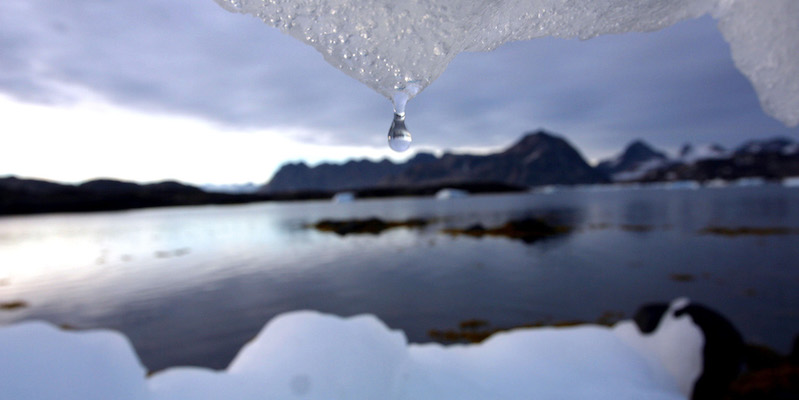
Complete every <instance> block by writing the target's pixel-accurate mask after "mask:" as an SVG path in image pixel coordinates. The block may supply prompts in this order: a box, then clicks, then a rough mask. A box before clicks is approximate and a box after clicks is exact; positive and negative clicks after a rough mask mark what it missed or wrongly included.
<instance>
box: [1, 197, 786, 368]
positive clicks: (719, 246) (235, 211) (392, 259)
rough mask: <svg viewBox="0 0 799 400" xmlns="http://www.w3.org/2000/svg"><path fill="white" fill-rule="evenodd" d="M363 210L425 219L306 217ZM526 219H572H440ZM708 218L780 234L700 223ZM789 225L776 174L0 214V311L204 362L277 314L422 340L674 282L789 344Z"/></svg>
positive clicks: (612, 304)
mask: <svg viewBox="0 0 799 400" xmlns="http://www.w3.org/2000/svg"><path fill="white" fill-rule="evenodd" d="M371 216H377V217H380V218H383V219H386V220H408V219H411V218H425V219H431V220H433V221H434V223H432V224H430V225H427V226H425V227H423V228H420V229H413V230H410V229H405V228H395V229H392V230H388V231H386V232H384V233H383V234H381V235H379V236H376V235H347V236H345V237H341V236H338V235H335V234H329V233H324V232H318V231H316V230H314V229H308V228H306V226H307V225H308V224H312V223H314V222H317V221H319V220H321V219H325V218H332V219H347V218H366V217H371ZM526 217H544V218H546V219H547V220H549V221H550V222H553V223H555V224H564V225H569V226H571V227H573V228H574V230H572V231H571V233H569V234H568V235H562V236H558V237H557V238H554V239H551V240H544V241H540V242H535V243H534V244H531V245H527V244H525V243H523V242H521V241H514V240H509V239H504V238H500V237H483V238H473V237H468V236H457V237H455V236H450V235H446V234H442V233H441V231H442V230H443V229H445V228H452V227H455V228H465V227H468V226H470V225H473V224H476V223H480V224H483V225H484V226H496V225H501V224H503V223H505V222H507V221H508V220H510V219H520V218H526ZM707 227H754V228H757V227H759V228H773V227H783V228H787V229H788V233H785V234H760V235H755V234H741V235H734V236H733V235H719V234H708V233H707V232H705V233H702V230H703V229H704V228H707ZM797 228H799V189H787V188H781V187H763V188H727V189H702V190H681V191H667V190H657V189H648V190H624V191H589V190H574V191H562V192H555V193H551V194H522V195H518V194H517V195H497V196H473V197H469V198H463V199H453V200H451V201H436V200H435V199H427V198H406V199H383V200H367V201H356V202H353V203H339V204H333V203H328V202H300V203H281V204H272V203H264V204H250V205H236V206H211V207H184V208H165V209H149V210H136V211H127V212H113V213H95V214H82V215H81V214H70V215H40V216H25V217H5V218H2V219H0V303H11V302H15V301H21V302H24V304H25V305H26V306H25V307H16V308H14V309H8V310H0V324H5V323H11V322H14V321H18V320H21V319H34V318H35V319H46V320H50V321H52V322H55V323H59V324H67V325H70V326H73V327H77V328H91V327H105V328H113V329H118V330H121V331H123V332H125V333H126V334H127V335H128V336H129V337H130V338H131V340H132V341H133V343H134V346H135V347H136V348H137V351H138V352H139V354H140V355H141V357H142V359H143V361H144V363H145V364H146V365H147V366H148V367H150V368H151V369H159V368H163V367H166V366H169V365H204V366H210V367H217V368H219V367H224V366H226V364H227V363H228V362H229V361H230V359H231V358H232V357H233V355H234V354H235V352H236V351H237V350H238V349H239V348H240V347H241V346H242V344H243V343H245V342H246V341H247V340H249V339H250V338H252V337H253V336H254V335H255V334H256V333H257V332H258V330H259V329H260V328H261V327H262V326H263V324H264V323H265V322H267V321H268V320H269V319H271V318H272V317H273V316H274V315H276V314H278V313H281V312H285V311H289V310H296V309H304V308H308V309H316V310H321V311H325V312H332V313H336V314H340V315H352V314H357V313H374V314H377V315H378V316H379V317H380V318H381V319H383V320H384V321H385V322H386V323H388V324H389V325H390V326H391V327H393V328H398V329H402V330H404V331H405V332H406V334H407V336H408V337H409V339H410V340H412V341H417V342H423V341H430V340H431V339H430V337H429V336H428V333H429V331H430V330H431V329H436V328H446V327H451V326H457V324H458V323H459V322H460V321H463V320H467V319H474V318H477V319H482V320H486V321H490V322H491V323H492V324H493V325H494V326H515V325H522V324H527V323H533V322H536V321H545V320H549V321H557V320H574V319H581V320H589V321H593V320H595V319H596V318H597V317H599V316H601V315H603V314H607V312H617V313H618V312H620V313H624V314H625V315H626V316H628V317H629V316H630V315H631V314H632V312H633V311H634V310H635V309H636V308H637V307H638V306H639V305H641V304H642V303H645V302H649V301H667V300H670V299H672V298H674V297H677V296H683V295H686V296H689V297H691V298H693V299H695V300H697V301H701V302H704V303H706V304H708V305H710V306H712V307H714V308H717V309H719V310H720V311H722V312H723V313H725V314H726V315H728V316H730V318H731V319H732V320H733V322H734V323H735V324H736V325H737V326H739V327H740V329H741V330H742V331H743V332H744V334H745V336H746V337H747V338H748V339H749V340H753V341H758V342H761V343H766V344H769V345H771V346H773V347H776V348H778V349H780V350H786V349H787V348H788V346H789V344H790V341H791V339H792V336H793V335H794V334H795V333H797V332H799V312H797V311H796V310H799V294H797V293H799V290H796V288H797V287H798V286H799V269H797V266H796V261H795V260H797V259H799V246H797V244H799V235H796V234H795V232H796V231H792V229H797ZM760 232H774V231H769V230H762V229H761V230H760ZM783 233H784V232H783ZM675 277H678V278H679V279H676V278H675ZM688 277H690V278H688Z"/></svg>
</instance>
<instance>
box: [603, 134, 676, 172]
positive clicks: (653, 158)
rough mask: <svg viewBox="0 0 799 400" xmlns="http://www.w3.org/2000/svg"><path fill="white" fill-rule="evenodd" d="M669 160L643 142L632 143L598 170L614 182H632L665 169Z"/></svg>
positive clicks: (663, 154)
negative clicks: (649, 173)
mask: <svg viewBox="0 0 799 400" xmlns="http://www.w3.org/2000/svg"><path fill="white" fill-rule="evenodd" d="M668 163H669V158H668V156H666V154H665V153H663V152H661V151H658V150H655V149H654V148H652V146H650V145H649V144H647V143H646V142H644V141H642V140H636V141H634V142H632V143H630V144H629V145H628V146H627V147H626V148H625V149H624V151H623V152H622V153H621V154H619V155H618V156H616V157H614V158H611V159H608V160H604V161H602V162H600V163H599V164H598V165H597V167H596V168H597V169H598V170H599V171H601V172H602V173H604V174H606V175H607V176H609V177H610V178H611V179H612V180H613V181H616V182H619V181H631V180H636V179H640V178H642V177H643V176H644V175H646V174H647V172H649V171H652V170H655V169H658V168H662V167H665V166H666V165H668Z"/></svg>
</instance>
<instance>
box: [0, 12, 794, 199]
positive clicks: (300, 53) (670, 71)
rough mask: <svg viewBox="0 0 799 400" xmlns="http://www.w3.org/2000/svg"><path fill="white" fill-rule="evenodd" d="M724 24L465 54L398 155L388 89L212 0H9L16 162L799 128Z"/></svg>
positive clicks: (623, 140)
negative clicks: (751, 69) (735, 51)
mask: <svg viewBox="0 0 799 400" xmlns="http://www.w3.org/2000/svg"><path fill="white" fill-rule="evenodd" d="M715 25H716V22H715V21H714V20H713V19H711V18H710V17H703V18H700V19H696V20H690V21H684V22H681V23H678V24H676V25H674V26H672V27H669V28H666V29H664V30H661V31H657V32H649V33H628V34H621V35H609V36H601V37H598V38H594V39H590V40H586V41H580V40H564V39H553V38H543V39H535V40H531V41H524V42H515V43H509V44H506V45H504V46H502V47H500V48H498V49H497V50H494V51H491V52H485V53H462V54H460V55H458V56H457V57H456V58H455V59H454V60H453V61H452V63H451V64H450V65H449V67H448V69H447V70H446V71H445V72H444V73H443V74H442V75H441V77H440V78H438V80H436V81H435V82H433V84H432V85H431V86H429V87H428V88H427V89H425V90H424V91H423V92H422V93H421V94H419V95H418V96H417V97H416V98H414V99H412V100H411V102H409V103H408V106H407V118H406V123H407V126H408V128H409V129H410V131H411V132H412V133H413V136H414V143H413V147H412V150H413V151H411V152H408V153H403V154H396V153H393V152H392V151H390V150H389V148H388V146H387V144H386V133H387V131H388V128H389V126H390V124H391V115H392V106H391V102H390V101H389V100H388V99H386V98H385V97H383V96H381V95H379V94H377V93H376V92H374V91H372V90H371V89H369V88H367V87H366V86H364V85H362V84H361V83H359V82H358V81H356V80H354V79H352V78H350V77H349V76H347V75H345V74H344V73H342V72H340V71H339V70H337V69H336V68H334V67H333V66H331V65H329V64H328V63H327V62H325V61H324V59H323V58H322V56H321V55H320V54H319V53H317V52H316V50H314V49H313V48H311V47H309V46H306V45H305V44H303V43H301V42H299V41H297V40H296V39H294V38H291V37H289V36H287V35H284V34H282V33H281V32H280V31H278V30H277V29H275V28H272V27H269V26H267V25H265V24H264V23H262V22H261V21H260V20H258V19H256V18H253V17H250V16H246V15H240V14H233V13H229V12H227V11H225V10H224V9H222V8H221V7H219V6H218V5H217V4H216V3H215V2H214V1H213V0H170V1H156V0H138V1H123V0H70V1H63V0H3V1H2V2H0V135H2V136H1V138H2V143H3V146H2V147H0V176H5V175H16V176H20V177H29V178H40V179H50V180H57V181H63V182H80V181H85V180H89V179H95V178H100V177H108V178H115V179H123V180H131V181H137V182H152V181H160V180H179V181H183V182H187V183H192V184H207V183H214V184H231V183H246V182H254V183H257V184H260V183H265V182H267V181H268V180H269V178H270V177H271V175H272V174H273V173H274V172H275V170H276V169H277V168H278V167H279V166H280V165H281V164H283V163H286V162H294V161H305V162H307V163H309V164H312V165H313V164H317V163H320V162H323V161H331V162H341V161H344V160H346V159H350V158H371V159H380V158H382V157H390V158H392V159H394V160H397V161H401V160H403V159H405V158H407V157H409V156H411V155H412V154H413V152H415V151H432V152H437V153H441V152H443V151H457V152H490V151H496V150H499V149H502V148H504V147H507V146H509V145H511V144H512V143H513V142H515V141H516V140H518V138H519V137H520V136H521V135H522V134H523V133H525V132H529V131H533V130H536V129H539V128H543V129H546V130H548V131H550V132H553V133H555V134H558V135H561V136H563V137H565V138H566V139H567V140H569V141H570V142H571V143H572V144H573V145H574V146H576V147H577V148H578V149H579V150H580V151H581V152H582V154H583V155H584V156H585V157H586V159H587V160H588V161H589V162H592V163H594V162H597V161H599V160H601V159H603V158H607V157H611V156H613V155H615V154H617V153H618V152H620V151H621V150H622V149H623V147H624V146H625V145H627V144H628V143H630V142H631V141H633V140H636V139H643V140H645V141H647V142H648V143H650V144H652V145H653V146H655V147H657V148H659V149H661V150H665V151H667V152H672V153H673V152H675V151H677V149H678V148H679V147H680V146H681V145H682V144H683V143H686V142H691V143H694V144H706V143H719V144H721V145H723V146H726V147H735V146H737V145H739V144H741V143H742V142H743V141H745V140H748V139H763V138H769V137H773V136H788V137H791V138H793V139H794V140H799V128H797V127H793V128H788V127H786V126H784V125H783V124H782V123H780V122H779V121H777V120H775V119H773V118H772V117H770V116H768V115H767V114H765V113H764V112H763V110H762V109H761V107H760V104H759V102H758V99H757V96H756V94H755V92H754V89H753V88H752V85H751V84H750V83H749V81H748V80H747V79H746V78H745V77H744V76H743V75H742V74H741V73H740V72H739V71H738V70H737V69H736V68H735V66H734V64H733V62H732V58H731V56H730V51H729V46H728V45H727V43H726V42H725V41H724V39H723V38H722V37H721V35H720V33H719V32H718V30H717V29H716V26H715Z"/></svg>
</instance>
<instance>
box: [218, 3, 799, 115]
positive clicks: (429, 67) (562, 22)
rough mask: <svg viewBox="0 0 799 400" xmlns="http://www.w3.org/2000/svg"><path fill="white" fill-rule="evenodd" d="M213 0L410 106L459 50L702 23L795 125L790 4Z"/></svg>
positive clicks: (797, 14) (797, 15)
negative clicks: (712, 23)
mask: <svg viewBox="0 0 799 400" xmlns="http://www.w3.org/2000/svg"><path fill="white" fill-rule="evenodd" d="M216 1H217V2H218V3H219V4H220V5H222V6H223V7H225V8H226V9H228V10H230V11H234V12H240V13H246V14H251V15H254V16H257V17H259V18H261V19H262V20H263V21H264V22H266V23H267V24H269V25H272V26H274V27H277V28H279V29H281V30H282V31H283V32H285V33H288V34H290V35H292V36H294V37H295V38H297V39H299V40H301V41H303V42H305V43H306V44H309V45H311V46H313V47H314V48H316V49H317V50H318V51H319V52H320V53H322V55H323V56H324V58H325V60H327V61H328V62H329V63H330V64H332V65H333V66H335V67H336V68H338V69H340V70H341V71H344V72H345V73H347V74H348V75H350V76H352V77H353V78H355V79H358V80H359V81H361V82H362V83H364V84H365V85H367V86H369V87H371V88H372V89H374V90H376V91H377V92H378V93H381V94H383V95H384V96H386V97H387V98H389V99H392V100H393V99H394V98H395V97H396V96H398V95H400V96H402V97H407V99H406V100H409V99H411V98H413V97H414V96H415V95H417V94H418V93H419V92H421V91H422V90H424V88H426V87H427V86H428V85H429V84H430V83H432V82H433V81H434V80H435V79H436V78H437V77H438V76H439V75H441V73H442V72H443V71H444V69H445V68H446V67H447V65H448V64H449V62H450V61H451V60H452V59H453V58H454V57H455V56H456V55H457V54H458V53H461V52H464V51H487V50H491V49H494V48H496V47H497V46H500V45H501V44H503V43H506V42H509V41H515V40H528V39H533V38H537V37H544V36H554V37H560V38H580V39H588V38H591V37H594V36H598V35H603V34H611V33H622V32H630V31H651V30H657V29H661V28H665V27H667V26H669V25H672V24H674V23H676V22H678V21H681V20H684V19H687V18H696V17H700V16H702V15H705V14H710V15H712V16H713V17H714V18H716V19H717V20H718V26H719V29H720V30H721V33H722V34H723V36H724V37H725V39H726V40H727V41H728V42H729V43H730V48H731V51H732V57H733V60H734V61H735V65H736V66H737V67H738V69H739V70H740V71H741V72H742V73H743V74H744V75H746V76H747V77H748V78H749V80H750V81H751V82H752V84H753V85H754V87H755V90H756V91H757V93H758V96H759V98H760V102H761V105H762V106H763V108H764V110H765V111H766V112H767V113H769V114H771V115H773V116H774V117H776V118H777V119H779V120H781V121H782V122H784V123H785V124H787V125H789V126H795V125H797V124H799V39H797V38H799V24H797V23H796V21H797V20H799V1H796V0H758V1H752V0H643V1H628V0H595V1H579V0H578V1H562V0H492V1H473V0H410V1H403V2H397V1H393V0H363V1H342V0H302V1H299V0H216ZM395 106H396V102H395ZM400 113H401V112H400Z"/></svg>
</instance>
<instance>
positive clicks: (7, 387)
mask: <svg viewBox="0 0 799 400" xmlns="http://www.w3.org/2000/svg"><path fill="white" fill-rule="evenodd" d="M681 305H682V304H678V303H675V304H673V305H672V307H671V309H670V311H669V312H668V313H667V314H666V316H665V318H664V319H662V320H661V321H660V324H659V325H658V328H657V330H655V331H654V332H653V333H652V334H651V335H642V334H641V333H640V332H639V331H638V329H637V328H636V326H635V324H634V323H633V322H630V321H625V322H621V323H619V324H617V325H616V326H615V327H613V328H607V327H601V326H596V325H583V326H577V327H570V328H528V329H518V330H514V331H510V332H505V333H500V334H496V335H494V336H492V337H491V338H489V339H488V340H486V341H485V342H483V343H482V344H477V345H452V346H442V345H438V344H425V345H415V344H408V343H407V340H406V338H405V335H404V334H402V333H401V332H399V331H392V330H390V329H389V328H388V327H386V326H385V325H384V324H383V323H382V322H381V321H380V320H378V319H377V318H375V317H373V316H368V315H362V316H356V317H351V318H340V317H336V316H332V315H325V314H320V313H317V312H312V311H298V312H292V313H287V314H283V315H280V316H278V317H276V318H275V319H273V320H272V321H271V322H269V323H268V324H267V326H266V327H264V329H263V330H262V331H261V333H259V334H258V336H257V337H256V338H255V339H253V341H251V342H250V343H249V344H247V345H246V346H245V347H244V348H243V349H242V350H241V351H240V352H239V354H238V355H237V356H236V358H235V359H234V360H233V361H232V362H231V364H230V366H229V367H228V368H227V369H226V370H224V371H213V370H209V369H204V368H196V367H176V368H170V369H167V370H165V371H162V372H159V373H157V374H155V375H154V376H152V377H150V378H145V374H144V369H143V368H142V366H141V364H140V362H139V360H138V359H137V358H136V356H135V354H134V353H133V350H132V347H131V345H130V343H129V342H128V341H127V340H126V339H125V338H124V337H122V336H121V335H120V334H116V333H112V332H107V331H89V332H69V331H62V330H59V329H58V328H55V327H53V326H52V325H49V324H45V323H40V322H33V323H31V322H28V323H21V324H18V325H12V326H8V327H4V328H0V398H3V399H38V400H49V399H58V400H70V399H76V400H77V399H80V400H91V399H130V400H159V399H164V400H166V399H169V400H183V399H186V400H189V399H190V400H203V399H209V400H210V399H237V400H247V399H293V398H302V399H320V400H321V399H347V400H359V399H364V400H367V399H369V400H371V399H383V400H403V399H407V400H425V399H461V400H469V399H485V400H501V399H533V398H541V399H553V398H560V399H585V398H590V399H596V400H603V399H608V400H611V399H612V400H625V399H630V400H633V399H635V400H638V399H654V400H677V399H682V400H685V399H686V397H687V396H689V395H690V390H691V388H692V386H693V383H694V382H695V381H696V378H697V375H698V373H699V371H701V360H702V359H701V354H700V353H701V351H702V345H703V342H702V333H701V331H700V330H699V328H697V326H696V325H695V324H694V323H692V320H691V318H690V317H689V316H688V315H687V314H685V315H683V316H681V317H676V316H675V313H674V311H675V309H676V308H677V307H678V306H681Z"/></svg>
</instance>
